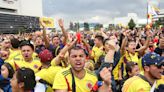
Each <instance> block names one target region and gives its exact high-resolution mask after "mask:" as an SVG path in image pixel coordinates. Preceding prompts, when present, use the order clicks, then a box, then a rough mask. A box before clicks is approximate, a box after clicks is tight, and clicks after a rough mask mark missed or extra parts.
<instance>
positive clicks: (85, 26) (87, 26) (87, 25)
mask: <svg viewBox="0 0 164 92" xmlns="http://www.w3.org/2000/svg"><path fill="white" fill-rule="evenodd" d="M84 30H85V31H89V24H88V23H87V22H84Z"/></svg>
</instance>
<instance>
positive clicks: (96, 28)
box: [94, 24, 103, 30]
mask: <svg viewBox="0 0 164 92" xmlns="http://www.w3.org/2000/svg"><path fill="white" fill-rule="evenodd" d="M102 27H103V25H102V24H97V25H96V26H95V28H94V30H100V28H102Z"/></svg>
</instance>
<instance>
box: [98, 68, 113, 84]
mask: <svg viewBox="0 0 164 92" xmlns="http://www.w3.org/2000/svg"><path fill="white" fill-rule="evenodd" d="M100 77H101V78H102V80H103V81H104V83H105V85H107V86H110V85H111V82H112V80H111V78H112V76H111V71H110V70H109V69H108V68H106V67H105V68H103V69H102V70H101V71H100Z"/></svg>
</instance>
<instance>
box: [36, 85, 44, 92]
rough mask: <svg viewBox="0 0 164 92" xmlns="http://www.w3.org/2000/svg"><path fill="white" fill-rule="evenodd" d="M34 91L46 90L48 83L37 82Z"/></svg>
mask: <svg viewBox="0 0 164 92" xmlns="http://www.w3.org/2000/svg"><path fill="white" fill-rule="evenodd" d="M34 92H46V85H45V84H42V83H37V84H36V86H35V89H34Z"/></svg>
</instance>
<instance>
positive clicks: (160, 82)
mask: <svg viewBox="0 0 164 92" xmlns="http://www.w3.org/2000/svg"><path fill="white" fill-rule="evenodd" d="M161 84H162V85H164V75H162V77H161V79H159V80H157V86H156V88H158V86H159V85H161Z"/></svg>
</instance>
